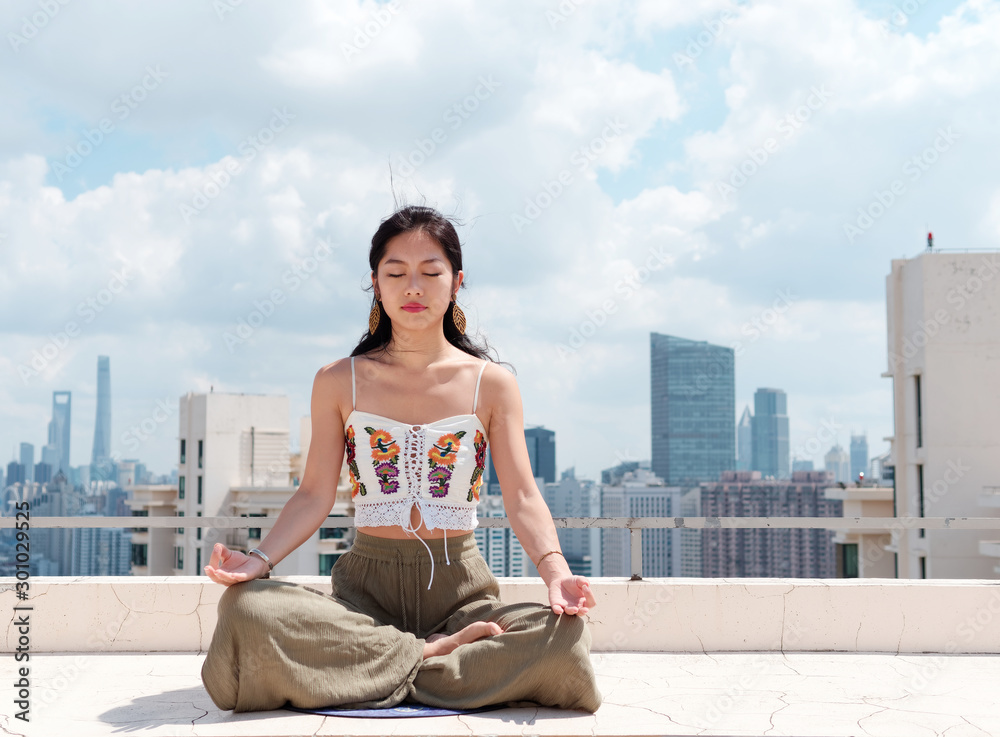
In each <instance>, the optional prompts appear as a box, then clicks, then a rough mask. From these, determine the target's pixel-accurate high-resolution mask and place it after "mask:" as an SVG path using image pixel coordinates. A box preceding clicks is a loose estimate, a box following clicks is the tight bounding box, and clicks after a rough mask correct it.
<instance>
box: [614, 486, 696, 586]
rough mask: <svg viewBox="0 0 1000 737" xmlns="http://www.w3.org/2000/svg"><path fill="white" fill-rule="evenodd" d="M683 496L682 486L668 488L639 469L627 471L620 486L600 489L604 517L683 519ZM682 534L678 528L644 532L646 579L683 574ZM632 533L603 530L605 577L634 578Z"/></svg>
mask: <svg viewBox="0 0 1000 737" xmlns="http://www.w3.org/2000/svg"><path fill="white" fill-rule="evenodd" d="M682 496H683V490H682V489H681V488H680V487H678V486H666V485H665V484H664V483H663V480H662V479H660V478H658V477H657V476H655V475H654V474H652V473H650V472H649V471H646V470H644V469H637V470H636V471H629V472H627V473H626V474H625V476H624V477H623V478H622V480H621V483H619V484H616V485H613V486H606V485H602V486H601V516H602V517H680V516H682V515H681V512H680V502H681V497H682ZM681 532H682V530H681V529H679V528H672V529H652V528H650V529H644V530H643V531H642V575H643V578H653V577H662V576H680V575H681V570H682V558H681V550H682V545H681ZM629 534H630V533H629V531H628V530H626V529H620V528H619V529H615V528H607V529H605V530H603V535H602V545H601V567H602V571H601V573H602V575H604V576H613V577H622V576H624V577H629V576H630V575H631V547H630V542H629Z"/></svg>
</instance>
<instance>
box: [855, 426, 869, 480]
mask: <svg viewBox="0 0 1000 737" xmlns="http://www.w3.org/2000/svg"><path fill="white" fill-rule="evenodd" d="M862 473H863V474H865V476H867V475H868V437H867V436H866V435H853V434H852V435H851V482H854V481H857V480H858V476H859V475H860V474H862Z"/></svg>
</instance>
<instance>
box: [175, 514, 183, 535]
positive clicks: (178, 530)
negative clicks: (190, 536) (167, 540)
mask: <svg viewBox="0 0 1000 737" xmlns="http://www.w3.org/2000/svg"><path fill="white" fill-rule="evenodd" d="M177 516H178V517H183V516H184V510H183V509H182V510H180V511H178V512H177ZM177 534H178V535H183V534H184V528H183V527H178V528H177Z"/></svg>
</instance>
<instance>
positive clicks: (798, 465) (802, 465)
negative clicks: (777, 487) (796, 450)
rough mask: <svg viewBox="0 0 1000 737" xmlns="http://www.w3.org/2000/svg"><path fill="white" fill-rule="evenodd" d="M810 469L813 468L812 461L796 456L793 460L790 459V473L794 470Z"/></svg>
mask: <svg viewBox="0 0 1000 737" xmlns="http://www.w3.org/2000/svg"><path fill="white" fill-rule="evenodd" d="M812 470H813V462H812V461H807V460H804V459H800V458H796V459H795V460H794V461H792V473H795V472H796V471H812Z"/></svg>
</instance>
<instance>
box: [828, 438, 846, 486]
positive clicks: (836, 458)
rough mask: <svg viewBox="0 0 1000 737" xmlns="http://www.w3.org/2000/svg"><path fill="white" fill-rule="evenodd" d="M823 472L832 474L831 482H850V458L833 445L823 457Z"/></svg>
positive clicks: (839, 447) (844, 451) (840, 448)
mask: <svg viewBox="0 0 1000 737" xmlns="http://www.w3.org/2000/svg"><path fill="white" fill-rule="evenodd" d="M823 463H824V468H825V470H827V471H829V472H830V473H832V474H833V480H834V481H837V482H840V483H845V484H846V483H847V482H848V481H850V480H851V457H850V456H849V455H847V451H846V450H844V449H843V448H842V447H841V446H839V445H835V446H833V447H832V448H830V450H829V451H827V453H826V455H825V456H823Z"/></svg>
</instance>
